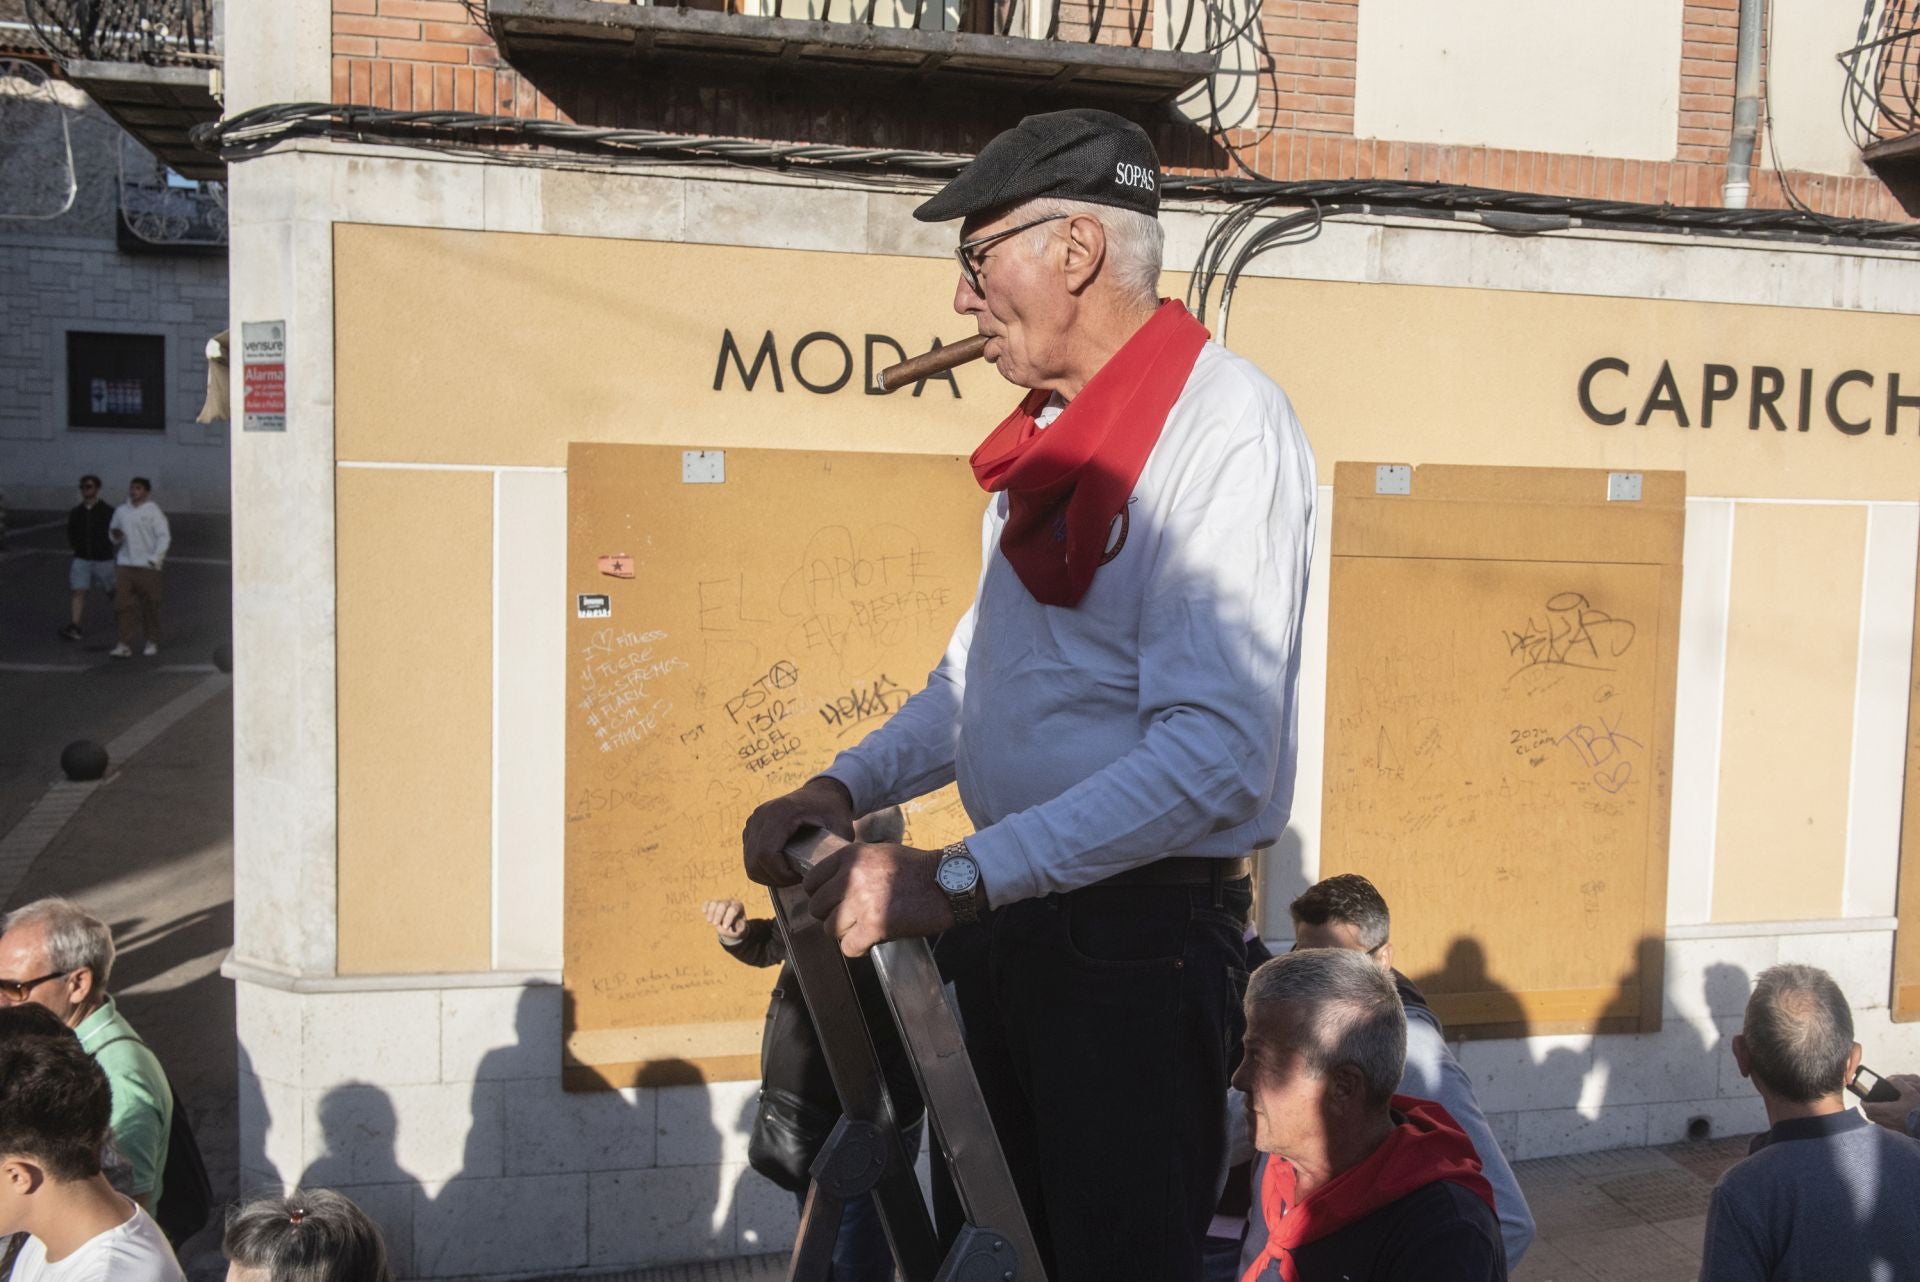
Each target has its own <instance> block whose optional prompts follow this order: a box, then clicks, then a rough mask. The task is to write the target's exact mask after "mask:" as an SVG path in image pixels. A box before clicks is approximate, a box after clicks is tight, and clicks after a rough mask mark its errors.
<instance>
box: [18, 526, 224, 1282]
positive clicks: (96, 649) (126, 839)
mask: <svg viewBox="0 0 1920 1282" xmlns="http://www.w3.org/2000/svg"><path fill="white" fill-rule="evenodd" d="M169 521H170V523H171V525H172V527H173V538H174V544H173V553H172V555H171V556H170V557H169V559H168V562H167V566H166V570H165V581H164V582H165V589H164V590H165V597H164V600H163V602H162V628H163V631H164V636H163V640H162V645H161V652H160V654H159V655H158V656H156V657H155V658H152V659H147V658H141V657H135V658H133V659H125V660H116V659H110V658H108V657H107V650H108V649H110V648H111V647H112V645H113V642H114V632H113V615H112V611H111V609H110V608H109V606H108V605H107V603H106V602H105V600H104V599H103V598H101V597H100V596H99V595H98V594H96V595H95V596H94V597H93V599H92V600H90V601H89V602H88V615H87V635H86V637H85V639H84V640H82V641H80V642H78V643H74V642H67V641H62V640H61V639H60V638H59V637H58V635H57V632H58V629H59V628H60V627H61V625H63V624H64V623H65V622H66V621H67V586H66V582H67V580H66V576H67V549H66V538H65V526H64V521H63V520H62V519H61V517H60V514H58V513H21V512H14V513H10V514H9V521H8V525H9V527H10V529H9V540H8V547H7V550H6V551H5V552H0V601H4V602H6V609H5V610H3V611H0V728H4V734H0V841H3V840H4V839H5V838H6V837H7V835H8V834H10V833H12V832H14V831H15V830H16V826H17V825H20V824H21V821H22V820H23V819H26V818H28V817H29V816H30V815H32V814H33V813H34V812H35V808H36V805H37V803H40V802H41V801H42V799H43V798H45V797H46V796H47V795H48V794H49V792H50V791H51V790H53V789H54V788H55V786H56V781H58V780H60V779H61V777H62V776H61V773H60V750H61V749H62V748H63V747H64V746H65V745H66V744H68V743H70V742H72V741H74V740H76V739H91V740H93V741H94V742H96V743H100V744H107V743H110V742H120V743H131V744H137V743H138V741H139V740H141V739H145V738H147V735H146V734H145V733H139V732H140V731H142V730H143V729H145V730H150V729H151V728H153V727H155V726H164V729H162V730H161V731H160V733H159V734H158V736H157V737H154V738H152V739H151V740H150V742H147V743H146V744H145V746H143V747H139V750H138V751H137V752H135V753H134V754H133V755H132V756H131V757H129V758H128V759H127V760H125V761H115V762H113V763H112V764H111V767H110V772H109V775H108V777H107V779H106V780H105V781H104V782H103V783H102V784H100V785H99V786H98V787H96V788H94V789H92V790H91V791H90V792H87V793H86V794H85V799H84V801H83V802H82V803H81V804H80V806H79V808H78V809H77V811H76V812H75V813H73V815H72V817H71V818H70V819H68V820H67V821H66V822H65V824H64V825H63V826H61V827H59V828H58V830H57V831H53V832H49V833H47V834H46V837H47V840H45V841H44V843H39V842H35V843H32V844H34V845H37V846H38V847H39V848H38V849H37V852H35V853H34V857H33V858H32V860H31V862H30V863H28V864H26V865H25V867H24V868H22V869H20V870H19V876H18V881H17V884H10V885H0V902H4V904H5V906H6V907H8V908H13V907H17V906H19V905H20V904H22V903H25V902H27V901H29V900H32V899H37V898H40V897H41V896H43V895H68V896H71V897H72V898H74V899H76V900H78V901H80V902H81V903H83V904H85V905H87V907H88V908H90V909H91V910H92V911H93V912H95V913H97V914H99V915H100V917H101V918H102V919H103V920H105V921H107V922H108V923H109V924H110V925H111V926H112V927H113V933H114V939H115V942H116V944H117V947H118V952H119V955H118V958H117V959H116V961H115V964H114V973H113V979H112V987H113V990H114V992H115V996H116V1000H118V1002H119V1003H120V1005H121V1008H122V1009H123V1010H124V1012H125V1013H126V1016H127V1018H128V1020H129V1021H130V1022H131V1023H132V1024H133V1026H134V1027H135V1028H136V1029H138V1030H139V1032H140V1034H141V1036H142V1037H144V1038H145V1039H146V1041H147V1042H148V1044H149V1045H151V1046H152V1047H153V1049H154V1052H155V1054H157V1055H158V1056H159V1057H160V1060H161V1062H162V1063H163V1064H164V1065H165V1066H166V1069H167V1073H168V1076H169V1077H170V1078H171V1079H172V1081H173V1085H174V1089H175V1092H176V1094H177V1096H178V1097H179V1099H180V1100H182V1101H184V1103H185V1104H186V1107H187V1116H188V1117H189V1118H190V1119H191V1121H192V1123H193V1127H194V1132H195V1135H196V1137H197V1138H198V1140H199V1142H200V1148H201V1151H202V1153H203V1155H204V1156H205V1158H206V1162H207V1168H208V1174H209V1176H210V1177H211V1178H212V1180H213V1185H214V1192H215V1194H216V1196H218V1197H220V1198H222V1199H225V1198H231V1197H232V1196H234V1193H235V1180H236V1172H237V1169H238V1168H237V1142H238V1128H237V1125H236V1119H235V1111H236V1106H235V1100H236V1096H237V1075H236V1069H235V1064H236V1053H235V1038H234V1016H233V985H232V984H231V983H230V982H229V981H227V980H225V979H222V978H221V977H220V974H219V966H220V961H221V959H222V958H223V957H225V955H226V952H227V949H228V948H229V947H231V946H232V942H233V750H232V743H233V735H232V723H233V700H232V696H231V692H230V691H229V690H228V689H226V688H224V687H225V678H224V677H221V676H219V675H218V674H217V673H216V671H215V669H214V667H213V663H212V659H213V650H214V647H215V646H216V645H219V644H222V643H224V642H225V641H226V640H227V637H228V631H229V622H230V611H229V604H228V603H229V599H230V591H229V586H228V585H229V573H228V567H227V564H226V561H227V554H228V538H227V522H226V520H225V518H223V517H208V516H192V515H181V516H170V517H169ZM48 522H58V524H57V525H56V526H55V527H54V528H49V529H40V530H35V529H33V528H32V527H33V526H36V525H43V524H46V523H48ZM208 683H213V684H214V686H215V687H217V688H215V689H213V690H211V691H209V690H208V689H206V688H205V687H206V686H207V685H208ZM196 699H200V700H202V701H201V702H199V704H198V706H193V707H192V710H191V711H188V712H187V713H186V715H184V716H180V717H178V718H177V719H172V718H173V712H170V711H169V709H172V710H174V711H175V712H177V710H178V709H179V708H181V707H183V706H191V705H193V704H194V702H195V700H196ZM183 700H184V702H181V701H183ZM129 731H135V732H136V733H135V734H131V735H130V734H129V733H128V732H129ZM123 736H124V737H123ZM68 786H69V787H70V785H68ZM188 1248H189V1249H188V1250H186V1251H185V1252H183V1254H184V1255H185V1256H186V1259H187V1262H188V1264H189V1266H190V1268H189V1271H190V1275H191V1276H192V1277H193V1278H194V1279H195V1282H202V1280H203V1279H215V1278H219V1277H221V1276H223V1274H224V1265H223V1264H222V1263H221V1262H220V1259H219V1248H218V1242H217V1233H216V1232H212V1231H209V1232H206V1233H203V1234H202V1235H201V1237H200V1239H198V1240H196V1241H195V1242H192V1243H189V1244H188Z"/></svg>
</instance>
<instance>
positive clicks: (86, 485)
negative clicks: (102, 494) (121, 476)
mask: <svg viewBox="0 0 1920 1282" xmlns="http://www.w3.org/2000/svg"><path fill="white" fill-rule="evenodd" d="M80 488H81V489H83V490H97V489H99V488H100V486H99V483H98V482H95V481H82V482H80Z"/></svg>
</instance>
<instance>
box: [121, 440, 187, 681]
mask: <svg viewBox="0 0 1920 1282" xmlns="http://www.w3.org/2000/svg"><path fill="white" fill-rule="evenodd" d="M127 497H128V499H130V500H131V501H130V502H128V503H127V504H125V505H124V506H122V507H119V508H116V509H115V510H114V513H113V522H112V524H110V525H109V526H108V527H107V533H108V536H109V537H111V538H112V539H113V542H114V545H115V546H116V547H117V548H119V553H118V555H117V558H116V559H117V560H118V562H119V565H118V567H117V570H116V573H115V576H114V577H115V579H116V586H115V589H114V597H113V604H114V609H116V610H118V611H119V613H120V644H119V645H116V646H115V647H113V649H111V650H109V651H108V652H107V653H109V654H111V655H112V656H113V657H114V658H116V659H127V658H131V657H133V642H134V637H135V635H136V634H138V633H140V632H142V631H144V632H145V634H146V639H147V644H146V648H145V649H144V650H143V651H142V653H143V654H147V655H150V656H151V655H156V654H159V653H160V566H161V563H162V562H164V561H165V560H166V559H167V549H168V548H169V547H170V546H172V544H173V531H172V530H170V529H169V528H168V527H167V514H166V513H165V512H162V511H161V510H160V505H159V504H158V503H155V502H154V501H153V484H152V482H150V481H148V480H147V478H146V477H144V476H136V477H134V478H133V480H132V481H130V482H129V483H128V485H127ZM136 616H138V617H137V618H136Z"/></svg>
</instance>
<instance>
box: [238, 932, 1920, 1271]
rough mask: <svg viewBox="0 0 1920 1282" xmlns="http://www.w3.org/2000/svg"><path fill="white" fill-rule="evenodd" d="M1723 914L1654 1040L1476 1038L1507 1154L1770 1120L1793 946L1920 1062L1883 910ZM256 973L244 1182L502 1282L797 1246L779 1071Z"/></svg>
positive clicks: (1890, 1061)
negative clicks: (779, 1157)
mask: <svg viewBox="0 0 1920 1282" xmlns="http://www.w3.org/2000/svg"><path fill="white" fill-rule="evenodd" d="M1715 929H1716V930H1717V932H1718V933H1715V934H1713V935H1711V936H1708V937H1705V938H1688V939H1676V940H1673V941H1671V942H1669V943H1668V945H1667V1000H1666V1003H1665V1007H1666V1009H1665V1020H1664V1025H1663V1027H1662V1028H1661V1030H1660V1031H1659V1032H1657V1033H1651V1034H1644V1035H1638V1034H1620V1035H1605V1036H1585V1035H1574V1036H1552V1037H1532V1038H1526V1039H1510V1040H1502V1041H1473V1042H1465V1043H1457V1044H1456V1046H1455V1053H1456V1055H1457V1056H1458V1058H1459V1060H1460V1063H1461V1065H1462V1067H1463V1068H1465V1070H1466V1072H1467V1074H1468V1076H1469V1077H1471V1078H1472V1079H1473V1082H1474V1087H1475V1090H1476V1092H1477V1094H1478V1096H1479V1099H1480V1103H1481V1106H1482V1107H1483V1108H1484V1109H1485V1111H1486V1113H1487V1117H1488V1120H1489V1122H1490V1123H1491V1124H1492V1126H1493V1130H1494V1133H1495V1134H1496V1135H1497V1136H1498V1137H1499V1138H1500V1142H1501V1145H1502V1147H1503V1148H1504V1149H1505V1150H1506V1152H1507V1155H1508V1157H1509V1158H1511V1159H1513V1160H1516V1161H1519V1160H1525V1159H1529V1158H1540V1157H1556V1156H1561V1155H1565V1154H1573V1153H1585V1152H1591V1151H1595V1150H1599V1149H1612V1148H1629V1147H1639V1146H1643V1145H1658V1144H1669V1143H1677V1142H1679V1141H1681V1140H1683V1139H1685V1138H1687V1131H1688V1126H1689V1124H1690V1123H1692V1122H1694V1121H1695V1119H1699V1118H1705V1119H1706V1120H1707V1122H1708V1124H1709V1126H1710V1128H1711V1133H1712V1134H1713V1135H1740V1134H1747V1133H1751V1132H1755V1131H1760V1130H1764V1129H1765V1127H1766V1114H1765V1112H1764V1110H1763V1109H1762V1108H1761V1107H1760V1102H1759V1099H1758V1098H1757V1097H1756V1096H1755V1094H1754V1092H1753V1089H1752V1087H1751V1085H1750V1084H1749V1083H1747V1082H1746V1081H1745V1080H1744V1079H1743V1078H1741V1076H1740V1074H1739V1072H1738V1070H1737V1069H1736V1068H1735V1066H1734V1062H1733V1056H1732V1052H1731V1050H1730V1044H1731V1039H1732V1036H1733V1034H1734V1033H1735V1032H1737V1031H1739V1028H1740V1019H1741V1012H1742V1010H1743V1009H1744V1007H1745V1003H1746V998H1747V993H1748V992H1749V991H1750V989H1751V985H1752V980H1753V978H1754V976H1756V975H1757V974H1758V973H1759V972H1760V971H1761V970H1763V969H1765V968H1766V967H1767V966H1770V965H1773V964H1774V963H1775V962H1779V961H1804V962H1809V963H1811V964H1814V965H1818V966H1821V967H1823V968H1825V969H1827V970H1829V971H1830V972H1831V973H1832V974H1833V976H1834V977H1835V979H1836V980H1838V981H1839V983H1840V985H1841V987H1842V988H1843V989H1844V990H1845V991H1846V992H1847V993H1848V995H1849V996H1850V997H1851V998H1852V999H1853V1001H1854V1002H1855V1007H1854V1019H1855V1025H1856V1035H1857V1036H1858V1038H1859V1040H1860V1042H1861V1043H1862V1045H1863V1046H1864V1048H1865V1054H1866V1060H1867V1062H1868V1063H1869V1064H1870V1065H1873V1066H1875V1067H1877V1068H1879V1069H1881V1071H1883V1072H1894V1071H1899V1070H1901V1069H1903V1068H1905V1067H1908V1066H1911V1065H1912V1064H1913V1063H1915V1062H1916V1061H1920V1025H1915V1024H1906V1025H1895V1024H1893V1023H1891V1022H1890V1021H1889V1020H1888V1018H1887V1011H1886V991H1887V985H1886V976H1887V973H1888V966H1889V964H1890V960H1891V951H1890V950H1891V946H1892V932H1891V930H1890V929H1888V928H1886V927H1885V926H1884V925H1876V926H1874V927H1873V928H1871V929H1864V930H1849V931H1836V930H1824V931H1822V932H1821V933H1814V934H1798V933H1779V932H1780V928H1779V927H1777V926H1762V927H1757V928H1755V929H1756V930H1757V931H1763V932H1765V933H1755V934H1751V935H1741V934H1737V933H1734V934H1728V933H1725V931H1726V929H1727V928H1715ZM237 977H238V978H240V979H241V982H240V983H239V985H238V1007H239V1033H240V1044H241V1056H242V1058H241V1078H240V1081H241V1088H240V1097H241V1133H242V1146H243V1147H242V1153H241V1184H242V1188H243V1189H244V1190H248V1191H252V1190H258V1189H262V1188H269V1187H276V1188H277V1187H283V1186H293V1185H297V1184H308V1185H317V1186H324V1187H330V1188H337V1189H340V1190H341V1191H343V1192H345V1193H346V1194H348V1195H349V1196H350V1197H352V1198H353V1199H354V1200H355V1201H357V1202H359V1203H360V1204H361V1205H362V1206H363V1207H365V1208H367V1210H368V1211H369V1212H370V1213H371V1214H372V1215H374V1216H375V1218H377V1219H378V1220H379V1221H380V1223H381V1225H382V1226H383V1228H384V1229H385V1230H386V1232H387V1235H388V1241H389V1243H390V1245H391V1247H392V1249H393V1253H394V1260H395V1268H396V1276H399V1277H403V1278H473V1279H480V1278H502V1279H504V1278H509V1277H525V1276H528V1275H530V1274H534V1273H543V1272H561V1271H571V1270H579V1271H581V1272H590V1271H593V1270H600V1269H618V1268H632V1267H637V1266H645V1265H653V1264H666V1263H681V1262H689V1261H697V1260H716V1259H728V1258H733V1257H737V1256H745V1255H758V1254H767V1253H774V1252H780V1251H785V1250H788V1249H790V1248H791V1246H792V1242H793V1234H794V1227H795V1219H796V1214H795V1207H794V1204H793V1200H792V1198H791V1197H790V1196H789V1195H787V1194H786V1193H784V1192H782V1191H781V1190H780V1189H778V1188H776V1187H774V1186H773V1185H772V1184H770V1183H768V1182H767V1181H766V1180H764V1179H762V1178H761V1177H760V1176H759V1175H757V1174H755V1173H754V1172H753V1171H751V1170H750V1169H749V1168H748V1167H747V1165H746V1150H747V1136H748V1132H749V1128H750V1126H751V1124H752V1119H753V1107H754V1100H755V1094H756V1091H757V1089H758V1083H757V1082H722V1083H715V1084H713V1085H709V1086H666V1087H635V1088H630V1089H627V1090H622V1091H603V1092H594V1093H579V1094H570V1093H568V1092H566V1091H563V1090H562V1089H561V1088H560V1082H559V1066H560V1044H561V1036H560V1019H561V1008H562V990H561V989H560V987H559V986H558V985H557V984H555V983H553V982H552V981H551V979H550V978H547V977H542V978H540V979H538V980H536V981H534V982H521V981H517V980H514V979H513V978H512V977H508V976H491V975H490V976H473V977H471V978H472V980H473V981H474V982H475V983H477V984H481V985H484V986H476V987H445V988H358V989H347V988H345V987H340V986H339V985H341V984H342V983H343V981H309V982H311V983H325V984H327V985H328V986H329V988H330V991H317V992H315V991H309V992H297V991H289V990H287V989H285V988H282V987H277V986H274V985H272V984H268V983H259V982H250V981H249V979H248V978H247V977H246V976H245V975H240V976H237ZM446 978H447V977H443V982H444V981H445V979H446ZM458 978H460V979H465V978H467V977H458ZM381 982H387V981H381ZM411 982H418V983H427V982H430V977H421V978H420V979H419V980H417V981H411ZM375 1082H378V1083H379V1084H378V1085H375V1084H374V1083H375Z"/></svg>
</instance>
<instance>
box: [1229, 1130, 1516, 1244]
mask: <svg viewBox="0 0 1920 1282" xmlns="http://www.w3.org/2000/svg"><path fill="white" fill-rule="evenodd" d="M1391 1107H1392V1108H1393V1110H1394V1111H1395V1112H1397V1113H1402V1114H1405V1116H1406V1121H1404V1122H1402V1123H1401V1124H1400V1125H1398V1126H1396V1127H1394V1128H1393V1131H1392V1132H1391V1133H1390V1134H1389V1135H1388V1136H1387V1139H1386V1142H1385V1143H1383V1144H1382V1145H1381V1146H1380V1147H1379V1148H1377V1149H1375V1150H1374V1151H1373V1152H1372V1153H1371V1154H1369V1155H1368V1157H1367V1159H1366V1160H1365V1161H1363V1162H1361V1163H1360V1164H1359V1165H1357V1166H1353V1167H1349V1168H1348V1169H1346V1170H1344V1171H1342V1172H1340V1174H1338V1175H1336V1176H1334V1177H1333V1178H1332V1179H1330V1180H1328V1181H1327V1182H1326V1183H1325V1184H1322V1185H1321V1186H1320V1187H1319V1188H1317V1189H1315V1190H1314V1191H1313V1192H1311V1193H1309V1194H1307V1196H1306V1197H1305V1198H1303V1199H1301V1200H1300V1201H1299V1202H1297V1203H1296V1202H1295V1201H1294V1197H1293V1183H1294V1171H1293V1164H1292V1163H1291V1162H1286V1161H1282V1160H1281V1159H1280V1158H1277V1157H1276V1158H1274V1159H1272V1160H1271V1161H1269V1162H1268V1163H1267V1173H1266V1177H1265V1178H1264V1179H1263V1180H1262V1181H1261V1184H1260V1214H1261V1215H1262V1216H1263V1217H1264V1218H1265V1220H1266V1222H1267V1246H1266V1249H1265V1250H1264V1251H1262V1252H1261V1253H1260V1256H1259V1258H1258V1259H1256V1260H1254V1262H1253V1264H1252V1265H1251V1266H1249V1267H1248V1269H1247V1271H1246V1273H1244V1274H1243V1275H1242V1276H1241V1279H1240V1282H1260V1280H1261V1278H1262V1277H1263V1275H1264V1273H1265V1271H1266V1268H1267V1265H1268V1264H1271V1263H1273V1262H1275V1261H1278V1262H1279V1265H1280V1277H1281V1278H1282V1279H1283V1280H1284V1282H1300V1273H1299V1270H1298V1269H1296V1268H1295V1267H1294V1263H1293V1252H1294V1250H1295V1249H1296V1248H1298V1247H1302V1246H1305V1245H1306V1244H1307V1243H1309V1242H1317V1241H1319V1240H1320V1239H1321V1238H1323V1237H1326V1236H1327V1235H1328V1234H1329V1233H1334V1232H1338V1231H1339V1230H1340V1229H1343V1228H1345V1227H1347V1225H1349V1224H1352V1223H1353V1222H1354V1221H1356V1220H1359V1219H1361V1218H1362V1217H1364V1216H1366V1215H1368V1214H1371V1213H1372V1212H1374V1211H1377V1210H1379V1209H1380V1208H1381V1207H1383V1206H1385V1205H1387V1204H1388V1203H1389V1202H1397V1201H1399V1200H1400V1199H1401V1198H1403V1197H1405V1196H1406V1195H1407V1194H1409V1193H1413V1192H1417V1191H1418V1190H1420V1189H1423V1188H1425V1187H1426V1186H1427V1185H1429V1184H1438V1183H1440V1182H1442V1181H1448V1182H1450V1183H1454V1184H1458V1185H1460V1186H1461V1187H1462V1188H1464V1189H1466V1190H1468V1191H1469V1192H1471V1193H1473V1194H1474V1195H1475V1196H1477V1197H1478V1198H1479V1199H1480V1200H1481V1201H1483V1202H1485V1203H1486V1204H1487V1207H1488V1209H1490V1210H1491V1209H1492V1208H1493V1186H1492V1185H1491V1184H1489V1183H1487V1179H1486V1177H1485V1176H1484V1175H1482V1174H1480V1159H1479V1157H1478V1156H1476V1155H1475V1153H1474V1151H1473V1141H1472V1140H1470V1139H1468V1138H1467V1133H1466V1132H1465V1131H1463V1130H1461V1129H1460V1127H1459V1125H1458V1124H1457V1123H1455V1122H1454V1120H1453V1117H1452V1115H1450V1114H1449V1113H1448V1112H1447V1110H1446V1109H1444V1108H1442V1107H1441V1106H1440V1105H1438V1104H1436V1103H1434V1102H1433V1101H1432V1100H1424V1099H1415V1098H1414V1097H1413V1096H1411V1095H1396V1096H1394V1097H1393V1102H1392V1104H1391Z"/></svg>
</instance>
